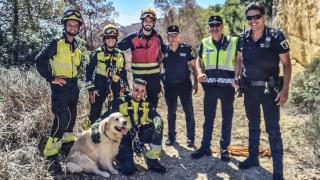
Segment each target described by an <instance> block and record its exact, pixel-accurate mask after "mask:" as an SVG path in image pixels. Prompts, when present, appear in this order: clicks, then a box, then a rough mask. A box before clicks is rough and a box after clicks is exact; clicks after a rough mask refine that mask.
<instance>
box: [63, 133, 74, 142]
mask: <svg viewBox="0 0 320 180" xmlns="http://www.w3.org/2000/svg"><path fill="white" fill-rule="evenodd" d="M75 140H76V137H75V136H74V134H73V133H64V134H63V136H62V142H71V141H75Z"/></svg>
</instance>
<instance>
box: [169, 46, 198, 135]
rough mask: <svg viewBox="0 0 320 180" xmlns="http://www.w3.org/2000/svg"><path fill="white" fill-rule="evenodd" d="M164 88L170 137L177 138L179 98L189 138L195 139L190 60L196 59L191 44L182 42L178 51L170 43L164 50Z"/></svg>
mask: <svg viewBox="0 0 320 180" xmlns="http://www.w3.org/2000/svg"><path fill="white" fill-rule="evenodd" d="M163 53H164V58H163V65H164V70H165V72H164V80H163V84H164V90H165V99H166V104H167V106H168V116H167V118H168V138H169V139H170V140H171V141H174V140H175V136H176V110H177V98H178V97H179V98H180V102H181V104H182V107H183V111H184V113H185V116H186V125H187V138H188V139H189V140H191V141H194V131H195V121H194V114H193V105H192V82H191V79H190V70H189V66H188V62H189V61H191V60H194V59H195V57H194V56H193V53H192V49H191V45H189V44H187V43H180V44H179V46H178V48H177V49H176V51H172V50H171V49H170V46H169V45H166V46H165V50H164V52H163Z"/></svg>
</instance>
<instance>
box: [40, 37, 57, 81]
mask: <svg viewBox="0 0 320 180" xmlns="http://www.w3.org/2000/svg"><path fill="white" fill-rule="evenodd" d="M56 51H57V40H56V39H52V40H51V41H50V42H49V43H48V44H47V45H46V46H45V47H44V48H43V49H42V50H41V51H40V52H39V54H38V55H37V56H36V58H35V60H36V67H37V70H38V72H39V73H40V75H41V76H42V77H44V78H45V79H46V80H47V81H48V82H52V81H53V80H54V77H53V75H52V71H51V69H50V68H49V59H51V58H52V57H53V56H54V55H55V54H56V53H57V52H56Z"/></svg>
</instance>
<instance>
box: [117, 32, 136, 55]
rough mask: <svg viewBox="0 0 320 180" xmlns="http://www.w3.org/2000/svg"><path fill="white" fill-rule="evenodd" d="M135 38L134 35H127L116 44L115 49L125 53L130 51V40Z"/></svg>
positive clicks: (131, 45)
mask: <svg viewBox="0 0 320 180" xmlns="http://www.w3.org/2000/svg"><path fill="white" fill-rule="evenodd" d="M134 36H135V33H132V34H129V35H128V36H126V37H125V38H123V39H122V40H121V41H119V42H118V44H117V48H118V49H120V50H121V51H126V50H128V49H131V48H132V47H133V44H132V38H133V37H134Z"/></svg>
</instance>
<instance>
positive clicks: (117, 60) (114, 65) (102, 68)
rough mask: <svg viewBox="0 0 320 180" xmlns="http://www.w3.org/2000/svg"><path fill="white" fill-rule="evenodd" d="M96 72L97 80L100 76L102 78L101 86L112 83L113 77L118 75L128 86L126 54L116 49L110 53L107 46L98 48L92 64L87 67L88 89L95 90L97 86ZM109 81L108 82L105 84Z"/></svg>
mask: <svg viewBox="0 0 320 180" xmlns="http://www.w3.org/2000/svg"><path fill="white" fill-rule="evenodd" d="M94 70H95V72H96V76H95V77H96V79H95V83H97V82H96V80H97V77H98V76H102V77H103V78H100V80H101V81H104V82H101V83H100V84H106V86H107V85H108V84H109V83H108V82H111V78H112V75H118V76H120V78H121V81H122V82H123V83H124V84H125V85H127V84H128V82H127V81H128V80H127V72H126V69H125V58H124V54H123V53H122V52H121V51H120V50H119V49H117V48H114V49H113V50H112V51H108V50H107V49H106V47H105V46H103V47H100V48H97V49H96V50H95V51H94V52H93V53H92V56H91V58H90V63H89V64H88V65H87V66H86V84H87V86H86V88H87V89H91V88H94V87H95V85H94V83H93V82H92V81H93V73H94ZM105 81H108V82H105Z"/></svg>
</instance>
